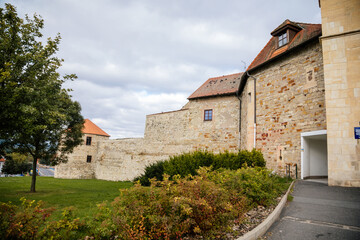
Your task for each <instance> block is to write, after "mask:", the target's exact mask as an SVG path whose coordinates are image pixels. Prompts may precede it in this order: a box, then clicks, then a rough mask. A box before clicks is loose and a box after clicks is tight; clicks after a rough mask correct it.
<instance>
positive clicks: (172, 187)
mask: <svg viewBox="0 0 360 240" xmlns="http://www.w3.org/2000/svg"><path fill="white" fill-rule="evenodd" d="M244 203H245V198H244V197H240V198H238V199H236V201H235V199H234V195H233V194H232V193H231V191H227V190H226V189H224V188H222V187H221V186H220V185H217V184H215V183H214V182H213V181H210V180H209V179H207V177H206V174H204V173H203V174H202V175H200V176H195V177H193V178H190V177H186V178H180V177H179V176H177V177H174V180H170V179H169V176H167V175H165V178H164V180H163V181H161V182H160V181H157V180H152V184H151V186H150V187H143V186H141V185H140V184H136V185H135V186H134V187H133V188H131V189H126V190H121V195H120V197H118V198H116V199H115V201H114V202H113V203H112V209H113V210H110V209H111V207H110V206H106V207H105V206H101V208H102V212H101V213H100V215H98V216H97V218H96V219H95V221H94V222H93V223H92V225H94V228H90V229H94V231H93V233H92V235H91V236H92V237H94V238H95V239H97V238H110V239H111V238H120V239H180V238H182V237H184V236H185V235H202V236H203V237H205V238H207V239H209V238H213V237H215V236H218V235H219V236H221V235H222V234H223V233H224V232H229V231H231V228H230V227H231V223H232V222H233V221H234V220H238V221H239V219H241V218H240V217H241V216H242V215H243V213H244V211H245V206H244ZM104 209H108V210H105V211H104ZM96 226H101V228H96ZM102 229H103V230H102ZM101 234H102V235H101Z"/></svg>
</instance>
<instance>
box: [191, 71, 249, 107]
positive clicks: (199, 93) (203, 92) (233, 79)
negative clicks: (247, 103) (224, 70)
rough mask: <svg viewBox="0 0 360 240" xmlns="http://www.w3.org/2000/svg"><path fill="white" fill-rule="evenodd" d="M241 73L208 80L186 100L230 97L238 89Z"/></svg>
mask: <svg viewBox="0 0 360 240" xmlns="http://www.w3.org/2000/svg"><path fill="white" fill-rule="evenodd" d="M242 74H243V73H235V74H231V75H225V76H221V77H214V78H209V79H208V80H207V81H206V82H205V83H204V84H203V85H201V87H199V88H198V89H197V90H196V91H195V92H194V93H193V94H191V95H190V97H188V99H189V100H190V99H196V98H203V97H214V96H221V95H232V94H235V93H236V92H237V90H238V89H239V84H240V79H241V76H242Z"/></svg>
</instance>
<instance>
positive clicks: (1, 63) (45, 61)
mask: <svg viewBox="0 0 360 240" xmlns="http://www.w3.org/2000/svg"><path fill="white" fill-rule="evenodd" d="M43 26H44V21H43V20H42V19H41V17H40V16H38V15H36V14H34V16H33V19H31V18H29V17H28V16H27V15H26V17H25V20H24V19H21V18H20V17H18V15H17V12H16V9H15V7H14V6H12V5H11V4H5V8H4V9H3V8H0V139H3V140H4V141H3V142H2V143H1V144H0V155H4V156H5V155H6V154H8V153H9V152H10V153H12V152H17V153H28V154H30V155H31V156H32V167H33V172H36V165H37V160H38V159H40V158H45V159H51V160H52V163H53V164H58V163H60V162H66V160H67V158H66V155H67V154H68V153H71V152H72V150H73V149H74V147H75V146H77V145H79V144H81V142H82V133H81V129H82V127H83V123H84V119H83V117H82V116H81V114H80V111H81V107H80V104H79V103H78V102H75V101H72V99H71V96H70V94H69V92H70V91H71V90H70V89H63V88H62V84H63V83H64V82H65V81H66V80H73V79H75V78H76V75H74V74H71V75H65V76H63V77H61V76H60V74H59V73H58V72H57V69H58V68H59V67H60V66H61V63H62V62H63V60H62V59H59V58H57V57H56V56H55V54H56V52H57V51H58V45H59V43H60V35H59V34H58V35H57V36H56V37H55V38H54V39H51V38H48V39H47V41H46V44H43V43H42V42H40V41H39V40H40V39H41V37H42V34H41V32H40V30H41V29H42V28H43ZM35 184H36V174H33V176H32V181H31V188H30V191H31V192H35Z"/></svg>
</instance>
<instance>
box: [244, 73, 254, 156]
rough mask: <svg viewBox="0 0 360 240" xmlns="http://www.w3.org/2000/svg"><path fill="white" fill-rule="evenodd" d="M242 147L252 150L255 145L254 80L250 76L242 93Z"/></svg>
mask: <svg viewBox="0 0 360 240" xmlns="http://www.w3.org/2000/svg"><path fill="white" fill-rule="evenodd" d="M240 139H241V140H240V148H241V149H246V150H252V149H253V148H254V147H255V146H254V80H253V79H252V78H248V80H247V83H246V86H245V88H244V90H243V92H242V94H241V135H240Z"/></svg>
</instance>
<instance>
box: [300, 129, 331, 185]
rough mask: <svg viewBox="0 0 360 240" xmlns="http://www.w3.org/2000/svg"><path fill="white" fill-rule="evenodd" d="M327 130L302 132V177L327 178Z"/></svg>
mask: <svg viewBox="0 0 360 240" xmlns="http://www.w3.org/2000/svg"><path fill="white" fill-rule="evenodd" d="M327 159H328V158H327V134H326V130H320V131H312V132H304V133H301V179H309V178H311V179H317V178H327V176H328V160H327Z"/></svg>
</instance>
